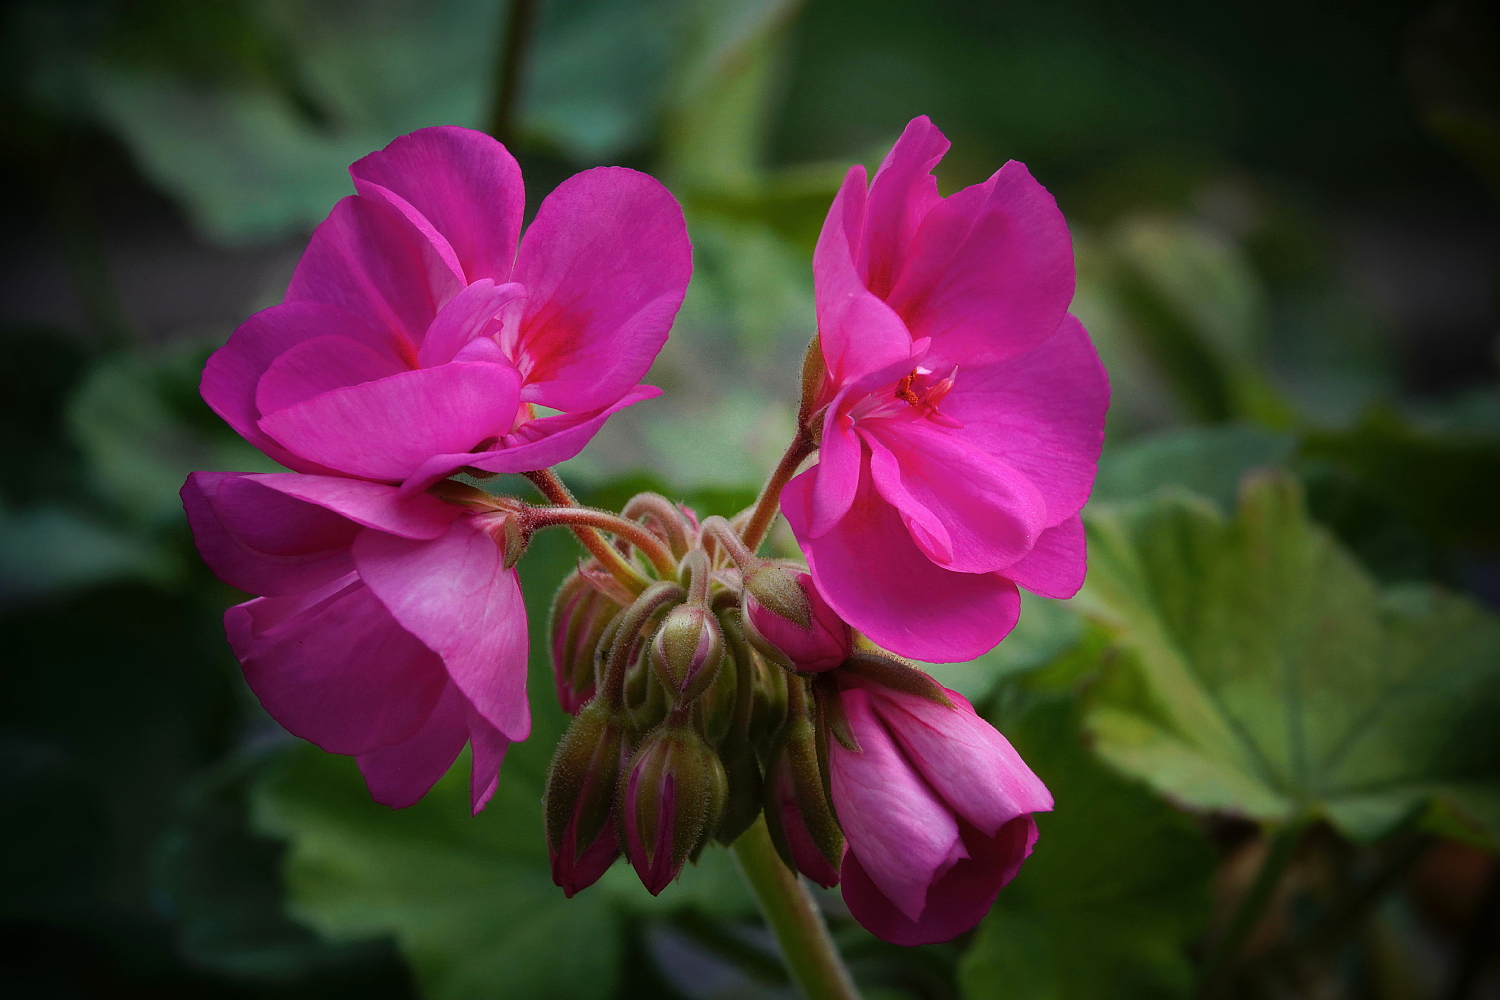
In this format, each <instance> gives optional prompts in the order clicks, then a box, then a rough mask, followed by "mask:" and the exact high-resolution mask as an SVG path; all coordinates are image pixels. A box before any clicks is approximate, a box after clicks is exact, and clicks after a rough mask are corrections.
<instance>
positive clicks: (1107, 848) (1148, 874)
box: [959, 697, 1214, 1000]
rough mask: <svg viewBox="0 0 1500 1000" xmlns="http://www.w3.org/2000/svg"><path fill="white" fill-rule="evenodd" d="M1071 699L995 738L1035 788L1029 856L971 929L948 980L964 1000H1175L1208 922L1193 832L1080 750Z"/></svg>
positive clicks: (1049, 703) (1031, 714)
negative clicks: (1050, 799) (1045, 803)
mask: <svg viewBox="0 0 1500 1000" xmlns="http://www.w3.org/2000/svg"><path fill="white" fill-rule="evenodd" d="M1078 714H1079V713H1078V710H1077V708H1076V706H1075V703H1074V702H1073V700H1072V699H1071V698H1066V697H1064V698H1056V697H1053V698H1051V699H1047V700H1044V701H1042V702H1041V703H1038V704H1035V705H1034V707H1033V708H1032V709H1031V710H1030V711H1028V712H1027V713H1026V714H1025V715H1024V717H1023V718H1022V719H1021V720H1020V721H1019V722H1018V723H1017V724H1013V725H1008V726H1006V733H1007V735H1008V736H1009V737H1010V739H1011V742H1012V743H1013V744H1014V745H1015V747H1016V749H1017V750H1019V751H1020V752H1021V755H1022V756H1023V757H1025V759H1026V762H1027V763H1028V764H1030V765H1031V767H1032V768H1033V769H1034V770H1035V771H1036V773H1037V774H1038V775H1039V776H1040V777H1041V778H1042V780H1044V781H1045V782H1046V783H1047V787H1048V788H1049V789H1051V791H1052V794H1053V796H1054V797H1055V799H1056V802H1057V808H1056V810H1055V811H1054V812H1051V813H1046V814H1043V815H1039V816H1037V828H1038V830H1039V836H1038V839H1037V845H1036V850H1035V852H1034V853H1033V855H1032V857H1031V859H1030V860H1028V861H1027V862H1026V864H1025V865H1024V866H1023V867H1022V868H1021V873H1020V874H1019V875H1018V876H1016V879H1015V881H1014V882H1012V883H1011V884H1010V885H1009V886H1007V887H1006V888H1005V889H1003V890H1002V891H1001V893H1000V897H999V899H998V900H996V902H995V906H994V907H993V908H992V909H991V910H990V913H989V916H987V917H986V918H985V919H984V922H983V923H981V924H980V925H979V932H978V935H977V937H976V938H975V940H974V943H973V946H972V947H971V948H970V949H969V950H968V952H967V953H965V955H964V957H963V959H962V961H961V963H960V965H959V976H960V980H961V982H962V984H963V989H964V995H965V996H966V997H969V998H970V1000H991V998H994V1000H1000V998H1006V997H1015V998H1017V1000H1094V998H1098V1000H1105V998H1109V1000H1114V998H1117V997H1119V998H1132V997H1152V998H1157V997H1186V996H1187V995H1188V993H1189V990H1190V988H1191V983H1192V969H1191V966H1190V965H1189V963H1188V960H1187V955H1186V953H1185V949H1186V947H1187V945H1189V944H1190V943H1191V942H1192V941H1193V940H1194V939H1195V938H1197V937H1198V936H1199V935H1200V934H1201V933H1202V930H1203V926H1204V923H1205V921H1206V919H1207V916H1208V902H1209V900H1208V880H1209V876H1210V875H1211V874H1212V872H1213V867H1214V852H1213V849H1212V848H1211V847H1210V845H1209V844H1208V842H1207V840H1206V839H1205V838H1204V836H1203V834H1202V833H1200V832H1199V830H1198V829H1197V827H1196V826H1195V825H1194V824H1193V823H1192V822H1191V821H1190V820H1189V819H1188V818H1187V817H1186V816H1183V815H1182V814H1181V813H1178V812H1177V811H1175V810H1173V809H1172V808H1171V807H1170V806H1168V805H1166V804H1165V803H1163V802H1162V801H1161V800H1159V799H1157V798H1156V797H1155V796H1153V795H1152V794H1151V793H1150V792H1149V791H1148V790H1147V789H1145V788H1143V787H1141V786H1140V785H1138V784H1136V783H1135V782H1131V781H1128V780H1125V779H1122V778H1121V777H1120V776H1119V775H1117V774H1115V773H1113V772H1112V771H1110V770H1109V769H1108V768H1106V767H1104V766H1103V765H1102V764H1100V763H1099V762H1098V761H1097V760H1095V759H1094V757H1093V756H1092V755H1091V754H1089V753H1088V752H1087V751H1086V750H1085V749H1084V748H1083V746H1082V744H1081V742H1080V733H1079V727H1078Z"/></svg>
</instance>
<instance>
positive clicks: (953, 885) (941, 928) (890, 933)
mask: <svg viewBox="0 0 1500 1000" xmlns="http://www.w3.org/2000/svg"><path fill="white" fill-rule="evenodd" d="M963 840H964V847H965V850H966V851H967V852H968V854H969V857H967V858H965V859H963V860H961V861H959V862H958V863H956V864H955V865H954V866H953V867H952V868H950V869H948V871H947V872H946V873H944V874H943V876H942V877H941V878H939V879H938V880H937V881H936V882H934V883H933V884H932V887H931V888H930V889H928V891H927V906H926V908H925V909H924V910H923V911H922V915H921V917H920V918H919V919H917V920H912V919H911V918H909V917H908V916H907V915H906V914H904V913H902V912H901V909H900V908H899V907H897V906H896V905H895V904H894V903H893V902H892V901H891V900H890V899H888V898H886V896H885V895H884V894H883V893H882V892H881V890H880V887H879V885H878V884H876V882H875V881H874V880H873V879H872V878H871V877H870V875H869V873H868V872H867V871H866V870H865V867H864V865H862V864H861V863H860V860H859V857H858V856H857V855H856V854H855V853H854V852H853V851H850V852H849V853H848V854H847V855H845V856H844V868H843V872H842V874H843V879H844V881H843V889H844V902H845V903H846V904H847V905H848V907H849V912H850V914H851V915H853V917H854V919H855V920H858V921H859V922H860V924H861V925H862V926H863V927H864V928H865V930H867V931H869V932H870V933H871V934H874V935H875V936H876V937H878V938H880V939H881V940H883V941H889V942H890V943H891V944H899V945H907V946H910V945H918V944H936V943H938V942H939V941H951V940H952V939H953V938H955V937H957V936H958V935H960V934H962V933H964V932H965V931H967V930H971V929H972V928H973V927H974V926H975V925H977V924H978V923H979V921H980V920H982V919H984V915H985V914H986V913H988V912H989V911H990V907H991V906H993V905H994V903H995V897H996V896H998V895H999V894H1000V890H1001V889H1002V888H1003V887H1004V886H1005V884H1006V883H1007V882H1009V881H1010V880H1011V879H1013V878H1015V876H1016V872H1018V871H1019V870H1020V868H1021V863H1022V862H1023V861H1025V860H1026V858H1027V857H1028V856H1029V855H1030V854H1031V848H1032V845H1034V844H1035V843H1036V822H1035V821H1034V820H1033V819H1032V818H1031V817H1030V816H1021V817H1018V818H1016V819H1013V820H1011V821H1010V822H1009V823H1007V824H1006V825H1005V826H1003V827H1001V828H1000V832H999V833H997V834H996V835H995V836H993V837H986V836H984V835H983V834H981V833H980V832H979V831H978V830H976V829H974V828H973V827H972V826H969V825H968V824H963Z"/></svg>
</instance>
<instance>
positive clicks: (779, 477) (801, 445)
mask: <svg viewBox="0 0 1500 1000" xmlns="http://www.w3.org/2000/svg"><path fill="white" fill-rule="evenodd" d="M816 447H817V446H816V445H814V444H813V442H812V439H811V438H810V437H808V436H807V432H806V431H805V430H802V429H800V428H799V429H798V431H797V436H796V437H794V438H792V443H791V444H789V445H787V449H786V453H785V454H783V455H782V456H781V461H780V462H777V463H776V468H775V470H774V471H772V473H771V476H770V478H769V479H767V480H766V485H764V486H762V487H761V489H760V496H759V497H757V498H756V501H755V506H754V507H753V508H751V511H750V520H749V521H747V522H745V527H744V530H742V531H741V532H740V537H741V538H743V539H744V540H745V545H746V547H747V548H749V549H750V551H751V552H754V551H755V550H756V549H758V548H760V543H761V542H763V541H765V537H766V532H767V531H769V530H770V529H771V522H772V521H773V520H774V519H775V517H776V511H777V510H778V509H779V507H780V505H781V488H782V487H783V486H785V485H786V484H787V483H788V482H790V481H791V478H792V477H793V476H795V475H796V474H797V466H799V465H801V464H802V460H803V459H804V458H806V457H807V456H808V455H811V454H812V453H813V451H814V449H815V448H816Z"/></svg>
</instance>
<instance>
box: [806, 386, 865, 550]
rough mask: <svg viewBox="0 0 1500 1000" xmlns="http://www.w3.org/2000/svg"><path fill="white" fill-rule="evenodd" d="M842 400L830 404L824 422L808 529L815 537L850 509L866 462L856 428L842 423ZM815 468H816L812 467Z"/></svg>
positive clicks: (834, 523) (823, 533) (826, 531)
mask: <svg viewBox="0 0 1500 1000" xmlns="http://www.w3.org/2000/svg"><path fill="white" fill-rule="evenodd" d="M837 406H838V400H835V401H834V403H833V405H832V406H830V407H829V408H828V419H827V420H826V421H825V422H824V425H823V441H822V444H821V445H820V446H819V448H818V464H817V465H815V466H813V469H816V470H817V474H816V479H815V489H814V490H813V518H812V524H811V525H809V527H808V530H809V532H810V533H811V534H812V536H813V537H814V538H818V537H820V536H822V535H826V534H828V532H829V531H831V530H833V526H834V525H836V524H838V523H839V521H840V520H842V519H843V517H844V515H845V514H847V513H849V505H850V504H852V503H854V495H855V493H857V492H858V491H859V477H860V475H861V468H862V466H863V462H864V450H865V449H864V445H863V444H862V443H861V442H860V438H859V435H858V434H856V433H855V432H854V431H853V429H852V428H851V429H847V430H846V429H844V428H843V427H840V426H839V421H838V415H837V413H836V412H835V410H836V407H837ZM809 471H812V470H809Z"/></svg>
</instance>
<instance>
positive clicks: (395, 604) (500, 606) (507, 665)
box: [353, 520, 531, 780]
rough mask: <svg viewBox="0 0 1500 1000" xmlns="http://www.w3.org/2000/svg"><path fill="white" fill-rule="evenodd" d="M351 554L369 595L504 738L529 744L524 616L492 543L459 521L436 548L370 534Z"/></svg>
mask: <svg viewBox="0 0 1500 1000" xmlns="http://www.w3.org/2000/svg"><path fill="white" fill-rule="evenodd" d="M353 551H354V563H355V565H356V566H357V567H358V568H359V574H360V576H361V577H362V578H363V579H364V580H365V582H366V583H367V584H368V585H369V587H370V589H371V591H373V592H374V593H375V594H376V595H377V596H378V597H379V598H380V601H381V603H382V604H384V605H385V607H386V608H388V609H389V610H390V613H391V615H392V616H393V617H394V618H395V620H396V621H397V622H399V623H400V624H401V626H402V627H403V628H405V629H406V630H407V631H409V632H411V633H412V635H414V636H416V637H417V638H418V639H420V640H421V641H422V642H424V643H426V645H427V646H428V648H430V649H432V650H434V651H435V652H436V653H437V654H438V655H439V656H440V657H441V658H442V662H443V664H444V666H446V667H447V671H448V676H450V677H451V678H452V679H453V682H454V683H455V684H456V685H458V688H459V690H460V691H462V692H463V693H464V695H465V696H466V697H467V698H468V699H469V701H470V703H471V704H472V705H473V706H474V709H475V710H476V711H477V712H478V713H479V715H480V716H481V717H482V718H483V719H484V720H485V721H487V722H488V723H489V724H490V725H492V726H493V727H494V728H496V729H498V730H499V731H500V734H501V735H503V736H504V737H505V738H507V739H510V740H523V739H525V738H526V735H527V733H528V732H529V731H530V728H531V718H530V712H529V709H528V707H527V704H526V654H527V646H526V609H525V606H524V604H522V601H521V586H520V583H519V582H518V580H517V577H516V572H515V570H513V569H506V568H505V567H504V565H503V564H502V561H501V553H500V550H499V548H498V547H497V546H496V545H495V543H494V541H493V540H492V539H490V537H489V536H488V535H486V534H484V533H483V532H481V531H478V530H476V529H475V528H474V527H473V525H472V524H471V523H470V522H469V521H468V520H460V521H455V522H454V523H453V525H452V526H451V527H450V528H449V529H448V533H447V534H446V535H444V536H443V537H442V538H439V539H437V540H436V541H432V542H416V541H410V540H408V539H405V538H397V537H395V536H393V535H388V534H384V533H382V532H378V531H372V530H369V529H366V530H365V531H364V532H362V533H361V534H360V535H359V537H358V538H356V539H355V540H354V549H353ZM471 728H472V727H471ZM497 766H498V765H497ZM476 780H477V779H476Z"/></svg>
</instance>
